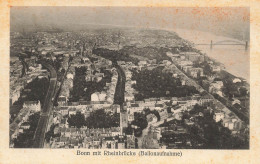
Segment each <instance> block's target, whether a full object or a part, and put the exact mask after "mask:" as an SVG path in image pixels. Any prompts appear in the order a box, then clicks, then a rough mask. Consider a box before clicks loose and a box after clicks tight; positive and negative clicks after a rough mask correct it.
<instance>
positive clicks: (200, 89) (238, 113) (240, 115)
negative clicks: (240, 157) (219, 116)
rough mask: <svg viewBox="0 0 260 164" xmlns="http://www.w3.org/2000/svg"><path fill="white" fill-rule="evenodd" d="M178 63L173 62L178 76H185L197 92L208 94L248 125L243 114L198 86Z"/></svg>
mask: <svg viewBox="0 0 260 164" xmlns="http://www.w3.org/2000/svg"><path fill="white" fill-rule="evenodd" d="M176 65H177V63H176V62H175V61H174V60H173V64H172V66H174V68H175V69H176V70H177V71H178V74H180V75H183V77H184V78H185V79H186V80H187V81H189V83H190V84H191V85H192V86H194V87H195V88H196V89H197V90H199V91H200V92H203V91H204V92H206V93H207V95H209V96H210V97H211V98H212V99H213V100H214V101H215V102H217V103H219V104H222V105H223V106H225V107H226V108H227V109H229V110H230V111H232V112H233V113H234V114H235V115H236V116H237V117H238V118H239V119H241V120H242V121H244V122H245V123H247V124H248V122H249V119H248V118H247V117H246V116H245V115H244V114H242V113H241V112H239V111H238V110H234V109H232V108H230V107H228V106H227V105H226V104H223V103H222V102H220V101H219V100H218V99H216V98H215V97H214V96H213V95H212V94H210V93H209V92H208V91H207V90H205V89H204V88H203V87H202V86H200V85H199V84H197V82H196V81H195V80H193V79H191V78H189V77H188V76H187V75H186V74H185V73H184V72H183V71H182V70H180V69H179V68H178V67H177V66H176Z"/></svg>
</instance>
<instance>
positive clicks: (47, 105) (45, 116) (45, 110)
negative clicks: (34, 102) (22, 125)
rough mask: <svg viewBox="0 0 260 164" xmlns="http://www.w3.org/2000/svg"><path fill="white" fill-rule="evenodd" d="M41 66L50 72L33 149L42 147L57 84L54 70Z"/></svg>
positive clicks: (48, 66)
mask: <svg viewBox="0 0 260 164" xmlns="http://www.w3.org/2000/svg"><path fill="white" fill-rule="evenodd" d="M42 65H43V66H45V67H46V68H47V69H48V70H49V72H50V84H49V89H48V91H47V94H46V97H45V100H44V104H43V107H42V111H41V116H40V119H39V122H38V126H37V129H36V131H35V134H34V144H33V147H34V148H42V147H43V146H44V140H45V132H46V128H47V126H48V120H49V116H50V112H51V108H52V106H53V104H52V98H53V96H54V92H55V88H56V84H57V73H56V71H55V69H54V68H53V67H52V66H51V65H49V64H47V63H44V62H43V63H42Z"/></svg>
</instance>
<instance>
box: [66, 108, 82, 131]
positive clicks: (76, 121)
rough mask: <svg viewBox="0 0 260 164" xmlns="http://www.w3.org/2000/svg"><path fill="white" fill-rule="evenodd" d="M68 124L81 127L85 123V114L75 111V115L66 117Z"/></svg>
mask: <svg viewBox="0 0 260 164" xmlns="http://www.w3.org/2000/svg"><path fill="white" fill-rule="evenodd" d="M68 123H69V126H73V127H77V128H81V127H82V126H85V125H86V120H85V116H84V115H83V114H81V113H80V112H77V113H76V114H75V115H71V116H70V117H69V118H68Z"/></svg>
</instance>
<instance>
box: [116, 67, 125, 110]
mask: <svg viewBox="0 0 260 164" xmlns="http://www.w3.org/2000/svg"><path fill="white" fill-rule="evenodd" d="M115 68H116V69H117V73H118V81H117V86H116V91H115V97H114V99H115V100H114V102H115V104H119V105H120V107H121V110H123V104H124V101H125V98H124V97H125V81H126V77H125V73H124V71H123V70H122V68H121V67H120V66H119V65H117V64H116V65H115Z"/></svg>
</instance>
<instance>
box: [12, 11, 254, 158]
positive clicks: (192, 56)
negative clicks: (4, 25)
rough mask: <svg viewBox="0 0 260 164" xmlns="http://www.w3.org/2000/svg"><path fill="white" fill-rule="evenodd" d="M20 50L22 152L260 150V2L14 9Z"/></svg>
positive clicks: (15, 90)
mask: <svg viewBox="0 0 260 164" xmlns="http://www.w3.org/2000/svg"><path fill="white" fill-rule="evenodd" d="M9 51H10V61H9V65H10V66H9V148H10V149H19V148H26V149H33V148H39V149H76V150H78V151H82V152H84V151H86V149H106V150H110V149H111V150H114V149H120V150H122V149H220V150H224V149H225V150H226V149H228V150H250V146H249V145H250V144H249V142H250V130H249V129H250V8H249V7H127V6H125V7H123V6H122V7H113V6H112V7H90V6H89V7H87V6H46V7H44V6H42V7H40V6H12V7H11V8H10V47H9ZM144 153H148V154H149V153H150V154H149V155H151V156H153V155H155V154H152V153H153V152H146V151H145V152H144Z"/></svg>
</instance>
